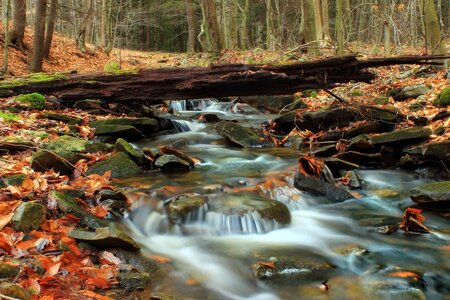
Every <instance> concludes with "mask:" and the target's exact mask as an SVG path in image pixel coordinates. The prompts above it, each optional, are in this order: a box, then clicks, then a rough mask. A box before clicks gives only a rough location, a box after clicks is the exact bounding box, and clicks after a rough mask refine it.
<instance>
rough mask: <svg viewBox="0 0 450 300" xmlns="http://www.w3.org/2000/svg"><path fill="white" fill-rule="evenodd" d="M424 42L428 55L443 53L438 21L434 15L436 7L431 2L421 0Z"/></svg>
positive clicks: (430, 0)
mask: <svg viewBox="0 0 450 300" xmlns="http://www.w3.org/2000/svg"><path fill="white" fill-rule="evenodd" d="M422 1H423V2H422V4H423V6H422V7H423V12H424V20H425V32H426V40H427V45H428V49H429V52H430V53H432V54H433V53H445V52H446V51H445V45H444V43H443V39H442V34H441V30H440V28H439V20H438V17H437V14H436V7H435V5H434V1H433V0H422Z"/></svg>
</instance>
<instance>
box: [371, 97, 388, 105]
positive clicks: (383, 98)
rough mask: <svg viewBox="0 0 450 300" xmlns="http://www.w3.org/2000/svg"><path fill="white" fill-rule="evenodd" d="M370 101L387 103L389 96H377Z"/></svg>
mask: <svg viewBox="0 0 450 300" xmlns="http://www.w3.org/2000/svg"><path fill="white" fill-rule="evenodd" d="M372 102H373V103H375V104H379V105H385V104H388V103H389V97H383V96H382V97H377V98H373V99H372Z"/></svg>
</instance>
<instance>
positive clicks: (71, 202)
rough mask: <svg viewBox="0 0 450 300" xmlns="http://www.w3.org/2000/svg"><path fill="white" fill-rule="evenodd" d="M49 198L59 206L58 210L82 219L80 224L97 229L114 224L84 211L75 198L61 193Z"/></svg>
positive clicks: (58, 192) (52, 194)
mask: <svg viewBox="0 0 450 300" xmlns="http://www.w3.org/2000/svg"><path fill="white" fill-rule="evenodd" d="M49 198H52V199H53V200H55V201H56V203H57V204H58V208H59V209H60V210H61V211H62V212H64V213H68V214H69V213H70V214H73V215H74V216H76V217H78V218H80V224H81V225H84V226H88V227H89V228H92V229H96V228H101V227H107V226H110V225H111V224H113V223H112V222H111V221H108V220H104V219H100V218H98V217H96V216H94V215H93V214H91V213H90V212H88V211H85V210H83V209H82V208H81V207H80V206H79V205H78V203H77V202H76V200H75V198H74V197H71V196H70V195H67V194H65V193H63V192H60V191H53V192H51V193H50V195H49Z"/></svg>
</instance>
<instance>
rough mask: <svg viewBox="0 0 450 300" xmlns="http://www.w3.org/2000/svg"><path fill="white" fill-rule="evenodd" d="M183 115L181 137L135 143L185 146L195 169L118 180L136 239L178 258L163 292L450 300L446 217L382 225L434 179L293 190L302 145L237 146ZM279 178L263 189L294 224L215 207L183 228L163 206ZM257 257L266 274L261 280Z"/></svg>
mask: <svg viewBox="0 0 450 300" xmlns="http://www.w3.org/2000/svg"><path fill="white" fill-rule="evenodd" d="M170 106H171V107H172V108H173V109H174V111H175V114H179V115H181V116H184V117H186V116H187V117H190V116H193V115H195V114H198V113H199V112H202V113H205V112H208V113H216V114H218V115H220V117H221V118H222V119H230V120H238V121H239V122H240V123H241V124H243V125H245V126H259V124H260V123H261V122H263V121H266V120H267V119H269V118H271V117H273V116H268V115H267V114H265V115H263V114H252V115H246V114H243V113H234V112H233V111H234V109H233V107H232V106H231V105H229V104H225V103H218V102H217V101H215V100H214V99H207V100H205V101H173V102H172V103H171V104H170ZM173 122H174V126H175V127H176V128H177V129H178V131H179V132H178V133H175V134H168V135H162V136H159V137H157V138H154V139H148V140H142V141H139V142H138V143H136V144H135V146H136V147H144V146H146V147H150V148H152V149H153V150H155V151H156V150H157V149H158V148H159V147H160V146H164V145H170V144H173V143H176V144H178V145H183V148H182V151H183V152H185V153H186V154H188V155H189V156H191V157H195V158H198V159H199V160H200V162H198V163H196V165H195V168H193V169H192V170H191V171H190V172H186V173H161V172H152V173H149V174H147V175H145V176H141V177H138V178H132V179H127V180H122V181H118V182H117V184H120V185H123V186H128V187H129V188H130V194H133V193H134V194H135V196H136V197H137V198H138V199H139V201H138V204H139V205H136V207H138V208H137V209H135V210H134V211H132V212H131V213H130V215H129V217H128V220H127V225H128V226H129V228H130V229H131V231H132V233H133V234H134V236H135V237H136V239H137V240H138V241H139V242H140V243H141V244H142V245H143V246H144V248H145V251H146V252H147V253H148V254H151V255H159V256H164V257H168V258H169V259H170V266H171V268H169V269H170V271H169V272H166V273H165V275H164V276H161V278H159V280H158V281H157V283H156V286H154V287H153V289H154V290H158V291H161V292H163V293H167V294H170V295H173V296H176V297H181V298H190V299H425V298H426V299H449V298H447V297H448V295H449V293H450V273H449V270H450V262H449V261H450V257H449V239H450V224H449V222H448V220H447V219H444V218H442V217H440V216H439V215H437V214H433V213H430V212H428V213H426V214H425V215H426V217H427V220H426V223H425V224H426V225H427V226H428V227H429V228H430V229H431V230H432V231H433V233H431V234H413V233H404V232H397V233H394V234H391V235H386V234H380V233H377V232H373V231H372V229H373V228H375V227H377V226H382V225H395V224H398V223H399V222H400V221H401V220H402V212H403V210H404V209H405V208H406V207H408V206H411V205H412V204H413V203H412V201H411V200H410V198H409V190H410V188H412V187H414V186H416V185H419V184H421V183H423V182H425V180H424V179H421V178H419V177H417V176H416V175H414V174H408V173H404V172H401V171H396V170H364V171H360V172H359V174H360V176H361V178H362V179H363V180H364V181H365V183H366V184H365V187H364V189H363V190H360V191H359V193H360V194H361V195H362V197H360V199H353V200H347V201H345V202H341V203H331V202H330V201H328V200H327V199H325V198H323V197H317V196H311V195H308V194H306V193H303V192H301V191H299V190H297V189H296V188H294V187H293V174H294V171H295V169H296V167H297V157H298V151H295V150H292V149H289V148H277V149H270V148H268V149H242V148H238V147H232V146H230V145H227V144H225V143H224V141H223V138H221V137H220V136H219V135H218V134H217V133H216V132H215V130H214V125H213V124H212V125H209V124H203V123H199V122H197V121H192V120H191V121H189V120H186V119H182V120H178V121H173ZM270 178H276V180H272V182H275V184H271V185H267V186H266V185H260V192H261V193H262V194H264V195H265V196H266V197H267V198H270V199H273V201H280V202H283V203H284V204H285V205H286V206H287V207H288V208H289V212H290V214H291V223H290V224H289V225H287V226H281V225H280V224H278V223H277V222H276V221H268V220H265V219H263V218H261V217H260V215H259V214H258V213H256V212H255V213H245V214H236V215H231V216H230V215H224V214H221V213H220V212H213V211H209V209H208V206H207V205H205V206H203V207H200V208H199V209H198V211H196V212H195V213H191V214H190V215H188V216H187V219H186V220H185V221H184V223H183V225H182V226H171V225H170V224H169V223H170V222H169V220H168V216H167V214H166V212H165V210H164V208H163V206H164V203H165V202H166V201H167V200H168V199H170V198H171V197H175V196H178V195H180V194H182V193H199V194H208V195H209V197H210V199H212V200H213V201H214V199H216V198H220V197H244V198H245V197H252V196H251V195H252V194H253V193H251V192H248V191H247V190H246V188H250V187H253V186H256V185H257V184H258V183H260V182H265V181H267V180H270ZM167 185H169V186H170V188H167V187H166V186H167ZM165 187H166V188H165ZM261 262H262V264H261ZM275 262H276V263H277V267H276V268H273V264H274V263H275ZM255 264H257V265H258V264H260V266H262V269H263V270H264V271H263V273H261V274H259V279H256V278H255V272H256V271H255V270H257V269H255V268H254V267H253V268H252V266H255ZM324 265H326V266H328V267H323V266H324ZM279 266H280V267H279ZM402 272H403V273H402ZM405 272H414V273H417V274H419V275H420V276H421V278H420V279H418V278H417V277H414V273H405ZM411 274H412V275H411ZM407 275H409V276H407ZM325 281H327V282H326V284H323V282H325ZM325 287H329V290H327V291H325V290H326V288H325Z"/></svg>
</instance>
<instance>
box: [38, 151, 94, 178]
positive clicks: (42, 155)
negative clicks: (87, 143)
mask: <svg viewBox="0 0 450 300" xmlns="http://www.w3.org/2000/svg"><path fill="white" fill-rule="evenodd" d="M83 158H85V156H84V155H82V154H79V153H76V152H72V151H46V150H40V151H37V152H36V153H34V154H33V156H32V157H31V168H32V169H33V170H35V171H37V172H45V171H48V170H51V169H53V170H54V171H56V172H59V173H61V174H63V175H70V174H72V172H73V170H74V169H75V168H74V167H73V164H75V163H76V162H77V161H79V160H80V159H83Z"/></svg>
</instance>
